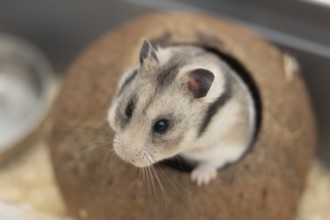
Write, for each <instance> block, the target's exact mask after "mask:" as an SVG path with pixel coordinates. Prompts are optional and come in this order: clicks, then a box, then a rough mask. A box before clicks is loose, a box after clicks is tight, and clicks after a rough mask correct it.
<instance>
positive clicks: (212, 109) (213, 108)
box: [198, 76, 232, 137]
mask: <svg viewBox="0 0 330 220" xmlns="http://www.w3.org/2000/svg"><path fill="white" fill-rule="evenodd" d="M231 96H232V88H231V82H230V79H228V76H227V77H226V82H225V91H224V92H223V93H222V94H221V95H220V96H219V98H217V100H216V101H215V102H213V103H212V104H210V106H209V108H208V110H207V113H206V115H205V116H204V119H203V122H202V124H201V126H200V128H199V131H198V137H200V136H202V135H203V133H204V132H205V131H206V129H207V127H208V125H209V124H210V122H211V119H212V118H213V116H214V115H215V114H216V113H217V112H218V111H219V109H220V108H221V107H223V106H224V105H225V104H226V103H227V101H228V100H229V99H230V98H231Z"/></svg>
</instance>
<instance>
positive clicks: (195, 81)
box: [187, 69, 214, 99]
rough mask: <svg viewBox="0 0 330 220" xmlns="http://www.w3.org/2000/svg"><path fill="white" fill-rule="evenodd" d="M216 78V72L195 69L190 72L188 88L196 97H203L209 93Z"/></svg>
mask: <svg viewBox="0 0 330 220" xmlns="http://www.w3.org/2000/svg"><path fill="white" fill-rule="evenodd" d="M213 80H214V74H213V73H212V72H210V71H209V70H206V69H195V70H193V71H191V72H190V73H189V77H188V83H187V84H188V89H189V91H190V92H192V94H193V96H194V98H197V99H198V98H203V97H205V96H206V95H207V93H208V91H209V89H210V87H211V85H212V83H213Z"/></svg>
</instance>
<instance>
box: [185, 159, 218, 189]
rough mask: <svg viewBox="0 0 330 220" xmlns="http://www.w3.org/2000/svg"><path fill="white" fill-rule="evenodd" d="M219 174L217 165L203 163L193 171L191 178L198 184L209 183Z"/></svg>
mask: <svg viewBox="0 0 330 220" xmlns="http://www.w3.org/2000/svg"><path fill="white" fill-rule="evenodd" d="M216 176H217V167H216V166H214V165H212V164H207V163H201V164H199V165H198V166H197V167H196V168H195V169H194V170H193V171H192V173H191V180H192V181H194V182H196V183H197V185H198V186H202V185H207V184H209V182H210V181H211V180H213V179H214V178H215V177H216Z"/></svg>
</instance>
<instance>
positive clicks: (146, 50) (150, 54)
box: [140, 40, 158, 65]
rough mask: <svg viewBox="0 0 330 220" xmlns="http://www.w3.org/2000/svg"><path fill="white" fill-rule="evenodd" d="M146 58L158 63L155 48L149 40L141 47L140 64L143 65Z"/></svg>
mask: <svg viewBox="0 0 330 220" xmlns="http://www.w3.org/2000/svg"><path fill="white" fill-rule="evenodd" d="M146 59H148V60H150V61H155V62H157V63H158V57H157V55H156V51H155V49H154V48H153V47H152V46H151V44H150V42H149V41H147V40H144V41H143V43H142V46H141V49H140V64H141V65H143V63H144V61H145V60H146Z"/></svg>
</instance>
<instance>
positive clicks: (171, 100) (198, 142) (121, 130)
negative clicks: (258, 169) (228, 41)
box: [107, 40, 255, 185]
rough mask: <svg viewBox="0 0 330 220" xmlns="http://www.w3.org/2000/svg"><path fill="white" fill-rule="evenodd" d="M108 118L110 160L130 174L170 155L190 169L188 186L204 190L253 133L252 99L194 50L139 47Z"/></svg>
mask: <svg viewBox="0 0 330 220" xmlns="http://www.w3.org/2000/svg"><path fill="white" fill-rule="evenodd" d="M137 60H139V62H137V65H136V66H134V67H133V68H132V69H131V70H129V71H127V72H126V73H124V75H123V76H122V78H121V80H120V81H119V85H118V88H117V92H116V94H115V96H114V97H113V100H112V103H111V106H110V108H109V111H108V116H107V120H108V123H109V125H110V127H111V128H112V129H113V130H114V132H115V137H114V142H113V147H114V151H115V152H116V154H117V155H118V156H119V157H120V158H121V159H123V160H124V161H126V162H129V163H131V164H133V165H135V166H136V167H147V166H151V165H153V164H154V163H156V162H159V161H161V160H164V159H168V158H171V157H174V156H177V155H179V156H182V157H183V158H185V159H187V160H188V161H194V162H197V164H198V165H197V166H196V167H195V168H194V170H193V171H192V173H191V179H192V181H194V182H196V183H197V184H198V185H207V184H208V183H209V182H210V181H211V180H212V179H214V178H215V177H216V175H217V170H218V169H219V168H221V167H223V166H225V165H226V164H228V163H232V162H235V161H237V160H238V159H240V158H241V157H242V155H243V154H244V153H245V152H246V150H247V149H248V147H249V145H250V143H251V141H252V139H253V136H254V132H255V109H254V103H253V98H252V95H251V93H250V92H249V90H248V88H247V86H246V85H245V84H244V83H243V81H242V80H241V79H240V78H239V77H238V76H237V74H236V73H235V72H234V71H233V70H232V69H231V68H230V67H229V66H228V65H227V64H226V63H225V62H224V61H222V60H221V59H220V58H219V57H218V56H217V55H215V54H214V53H211V52H209V51H207V50H205V49H203V48H201V47H197V46H170V47H164V48H162V47H158V48H157V49H155V48H153V46H152V45H151V44H150V42H148V41H146V40H145V41H144V42H143V43H142V46H141V49H140V53H139V59H137Z"/></svg>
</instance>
